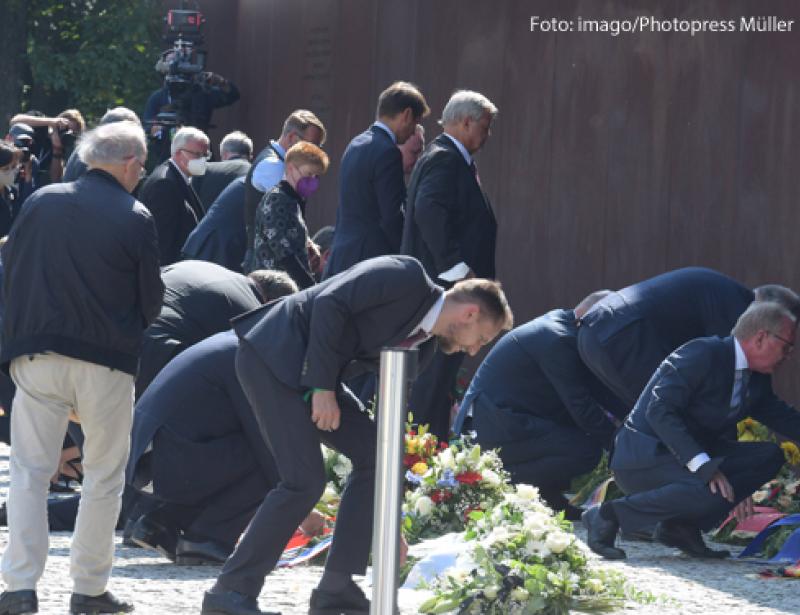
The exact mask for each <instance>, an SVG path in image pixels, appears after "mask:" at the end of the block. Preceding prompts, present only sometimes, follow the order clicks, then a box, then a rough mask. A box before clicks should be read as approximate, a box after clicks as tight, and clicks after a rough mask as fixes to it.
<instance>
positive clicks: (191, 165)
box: [139, 127, 208, 267]
mask: <svg viewBox="0 0 800 615" xmlns="http://www.w3.org/2000/svg"><path fill="white" fill-rule="evenodd" d="M171 152H172V157H171V158H170V159H169V160H167V161H165V162H163V163H162V164H160V165H159V166H157V167H156V168H155V169H153V172H152V173H151V174H150V176H149V177H148V178H147V179H146V180H145V182H144V184H143V185H142V187H141V189H140V191H139V197H140V198H141V200H142V202H143V203H144V204H145V206H146V207H147V209H149V210H150V213H152V214H153V218H154V219H155V221H156V228H157V230H158V248H159V252H160V254H161V266H162V267H163V266H165V265H171V264H172V263H174V262H176V261H178V260H180V252H181V248H182V247H183V244H184V243H185V242H186V238H187V237H188V236H189V233H191V232H192V230H193V229H194V227H196V226H197V221H198V220H200V219H201V218H202V217H203V206H202V205H201V203H200V198H199V197H198V196H197V193H196V192H195V191H194V189H193V188H192V187H191V185H190V184H189V178H190V177H192V176H196V175H202V174H203V173H204V172H205V168H206V164H207V161H206V159H207V158H208V137H207V136H206V135H205V134H204V133H203V132H201V131H199V130H198V129H197V128H192V127H184V128H181V129H180V130H179V131H178V132H177V133H175V137H174V138H173V139H172V145H171Z"/></svg>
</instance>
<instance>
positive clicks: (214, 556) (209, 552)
mask: <svg viewBox="0 0 800 615" xmlns="http://www.w3.org/2000/svg"><path fill="white" fill-rule="evenodd" d="M231 552H232V550H231V549H229V548H227V547H224V546H223V545H221V544H219V543H217V542H214V541H213V540H209V541H206V542H199V541H197V542H196V541H193V540H187V539H186V538H179V539H178V546H177V547H176V548H175V563H176V564H177V565H178V566H203V565H205V564H213V565H218V564H224V563H225V560H227V559H228V556H229V555H230V554H231Z"/></svg>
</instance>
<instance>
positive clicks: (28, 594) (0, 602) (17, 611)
mask: <svg viewBox="0 0 800 615" xmlns="http://www.w3.org/2000/svg"><path fill="white" fill-rule="evenodd" d="M38 612H39V601H38V600H37V599H36V592H35V591H33V590H32V589H20V590H17V591H15V592H3V593H2V594H0V615H23V613H38Z"/></svg>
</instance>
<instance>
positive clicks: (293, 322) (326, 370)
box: [233, 256, 444, 390]
mask: <svg viewBox="0 0 800 615" xmlns="http://www.w3.org/2000/svg"><path fill="white" fill-rule="evenodd" d="M442 292H444V291H443V290H442V288H441V287H439V286H436V285H435V284H433V282H431V280H430V278H428V276H427V275H426V274H425V271H424V270H423V269H422V266H421V265H420V263H419V262H418V261H416V260H415V259H413V258H409V257H403V256H384V257H379V258H374V259H370V260H367V261H363V262H361V263H359V264H357V265H355V266H354V267H352V268H351V269H349V270H348V271H346V272H344V273H341V274H339V275H336V276H333V277H332V278H328V279H327V280H325V281H323V282H321V283H319V284H317V285H316V286H312V287H311V288H307V289H306V290H303V291H300V292H299V293H295V294H293V295H288V296H287V297H283V298H282V299H279V300H277V301H273V302H271V303H268V304H267V305H265V306H263V307H261V308H259V309H257V310H254V311H253V312H250V313H249V314H245V315H243V316H241V317H240V318H237V319H234V321H233V328H234V331H236V333H237V335H238V336H239V338H240V339H242V340H243V343H247V344H251V345H252V347H253V348H254V349H255V351H256V352H257V353H258V355H259V357H260V358H261V359H262V360H263V361H264V363H265V364H266V366H267V367H268V368H269V369H270V370H271V371H272V373H273V374H274V375H275V377H276V378H278V379H279V380H280V381H281V382H283V383H284V384H286V385H288V386H290V387H292V388H295V389H298V390H302V389H306V388H309V389H311V388H320V389H326V390H334V389H336V388H337V385H338V384H339V382H340V381H341V380H347V379H349V378H352V377H354V376H357V375H359V374H362V373H364V372H365V371H369V370H375V369H377V366H378V360H379V358H380V351H381V349H382V348H383V347H385V346H392V345H396V344H399V343H400V342H402V341H403V340H405V339H406V338H407V337H408V336H409V335H410V334H411V332H412V331H413V330H414V329H416V327H417V326H419V324H420V322H421V321H422V319H423V318H424V316H425V314H426V313H427V312H428V310H430V308H431V307H432V306H433V304H434V303H436V300H437V299H438V298H439V297H440V296H441V294H442ZM433 350H435V342H434V341H433V340H432V339H431V340H428V341H427V342H425V343H424V344H422V345H421V348H420V363H424V362H425V360H426V359H427V358H428V357H429V356H430V354H431V353H432V352H433ZM354 362H355V363H354Z"/></svg>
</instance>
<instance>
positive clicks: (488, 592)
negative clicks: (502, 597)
mask: <svg viewBox="0 0 800 615" xmlns="http://www.w3.org/2000/svg"><path fill="white" fill-rule="evenodd" d="M499 589H500V588H499V587H497V585H490V586H489V587H485V588H484V589H483V595H484V596H486V597H487V598H488V599H489V600H494V599H495V598H497V592H498V591H499Z"/></svg>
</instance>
